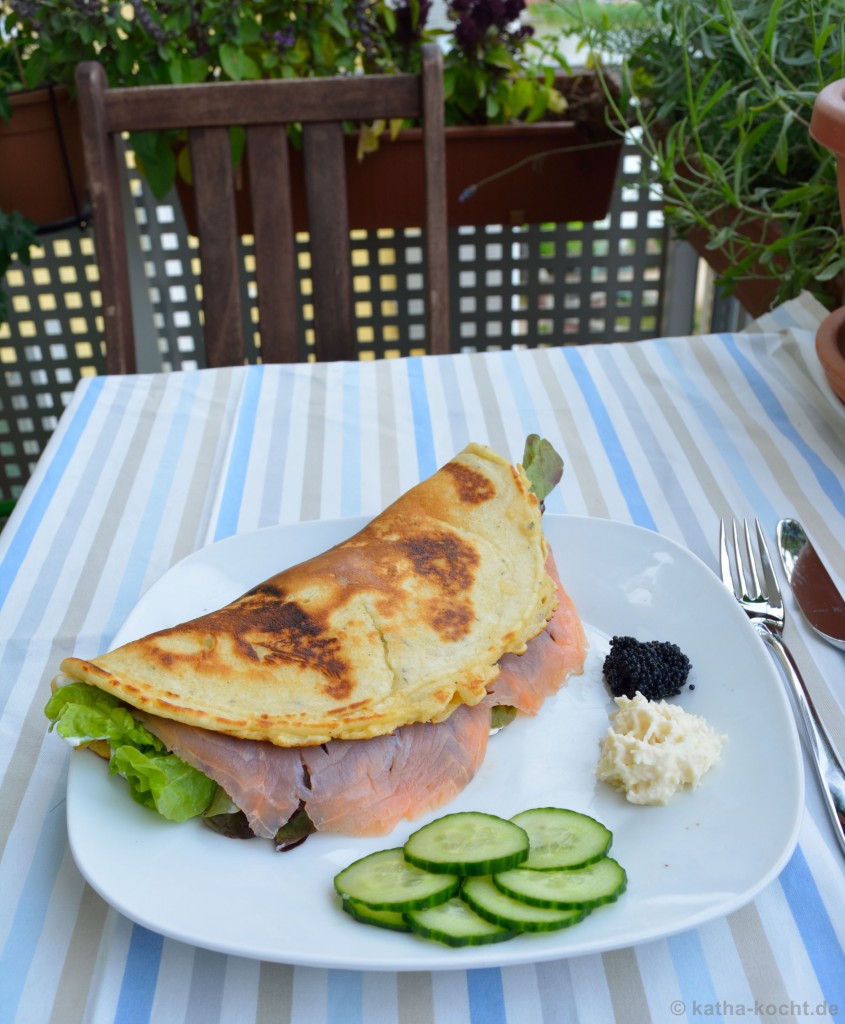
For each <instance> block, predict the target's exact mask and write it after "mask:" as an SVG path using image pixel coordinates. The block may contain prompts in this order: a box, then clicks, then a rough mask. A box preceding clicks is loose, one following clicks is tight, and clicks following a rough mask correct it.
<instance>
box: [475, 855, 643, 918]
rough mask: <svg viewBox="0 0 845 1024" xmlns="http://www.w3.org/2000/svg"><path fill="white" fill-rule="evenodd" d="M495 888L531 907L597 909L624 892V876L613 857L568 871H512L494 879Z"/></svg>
mask: <svg viewBox="0 0 845 1024" xmlns="http://www.w3.org/2000/svg"><path fill="white" fill-rule="evenodd" d="M493 884H494V885H495V886H496V888H497V889H498V890H499V891H500V892H503V893H504V894H505V895H506V896H510V897H511V898H512V899H515V900H520V901H521V902H522V903H528V904H529V905H530V906H532V907H557V908H559V909H561V910H565V909H566V908H568V907H584V908H586V909H591V908H592V907H600V906H601V905H602V904H603V903H612V902H613V901H614V900H615V899H618V898H619V896H620V895H621V894H622V893H623V892H624V891H625V886H626V885H627V876H626V874H625V870H624V868H622V867H621V866H620V865H619V864H617V862H616V861H615V860H613V858H612V857H604V858H602V859H601V860H597V861H595V862H594V863H592V864H588V865H587V867H585V868H575V869H573V870H570V871H532V870H531V869H530V868H515V869H514V870H513V871H504V872H501V873H500V874H497V875H494V876H493Z"/></svg>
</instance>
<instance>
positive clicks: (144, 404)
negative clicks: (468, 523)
mask: <svg viewBox="0 0 845 1024" xmlns="http://www.w3.org/2000/svg"><path fill="white" fill-rule="evenodd" d="M823 312H824V311H823V310H822V309H821V307H820V306H818V305H817V304H816V303H814V301H813V300H812V299H811V298H809V297H808V296H802V297H801V298H800V299H797V300H794V301H793V302H790V303H787V304H785V305H784V306H782V307H780V308H779V309H777V310H775V311H774V312H773V313H771V314H769V315H767V316H766V317H764V318H762V319H761V320H760V321H757V322H756V323H754V324H752V325H751V327H750V328H749V329H748V330H747V331H745V332H743V333H741V334H721V335H713V336H704V337H693V338H675V339H660V340H657V341H648V342H637V343H625V344H608V345H592V346H584V347H569V348H563V349H557V348H555V349H544V350H535V351H526V350H521V351H520V350H515V351H504V352H500V353H496V352H494V353H486V354H459V355H453V356H445V357H432V356H429V357H423V358H410V359H396V360H385V361H380V362H369V363H366V362H365V363H336V364H323V365H316V364H306V365H295V366H272V367H270V366H268V367H261V366H254V367H238V368H234V369H227V370H209V371H199V372H193V373H190V372H189V373H173V374H159V375H139V376H132V377H124V378H118V377H114V378H103V377H95V378H91V379H88V380H84V381H82V382H81V383H80V385H79V386H78V388H77V389H76V391H75V393H74V395H73V398H72V400H71V402H70V404H69V407H68V408H67V410H66V411H65V413H64V415H63V417H62V418H61V421H60V423H59V426H58V428H57V430H56V432H55V435H54V436H53V438H52V439H51V441H50V444H49V446H48V448H47V450H46V452H45V453H44V455H43V457H42V458H41V460H40V462H39V464H38V466H37V468H36V470H35V472H34V474H33V476H32V479H31V480H30V482H29V484H28V485H27V487H26V489H25V491H24V493H23V495H22V497H21V500H20V502H19V503H18V507H17V508H16V510H15V512H14V514H13V516H12V519H11V520H10V522H9V524H8V525H7V527H6V528H5V530H4V531H3V533H2V536H0V597H2V606H0V659H2V674H0V680H2V682H1V683H0V695H1V696H0V700H2V704H1V705H0V714H1V715H2V717H1V718H0V730H2V731H0V774H2V783H0V836H2V846H0V849H2V861H0V948H2V955H0V1020H3V1021H12V1020H19V1021H28V1022H41V1021H57V1022H61V1024H70V1022H73V1021H86V1022H88V1021H120V1022H129V1021H133V1022H134V1021H154V1022H169V1021H198V1022H202V1024H213V1022H217V1021H221V1022H225V1021H237V1022H242V1021H245V1020H255V1021H259V1022H270V1021H274V1022H282V1021H284V1022H288V1021H290V1022H294V1024H312V1022H323V1021H325V1022H331V1024H337V1022H343V1024H346V1022H354V1021H363V1022H367V1024H371V1022H372V1024H375V1022H381V1021H384V1022H397V1021H398V1022H402V1024H424V1022H429V1021H436V1022H438V1024H446V1022H449V1024H452V1022H463V1021H472V1022H473V1024H482V1022H484V1024H487V1022H490V1024H493V1022H509V1024H531V1022H543V1024H553V1022H559V1021H560V1022H562V1021H578V1022H583V1024H595V1022H602V1021H616V1022H620V1024H622V1022H631V1024H645V1022H648V1021H654V1022H662V1021H669V1020H677V1019H682V1020H683V1019H686V1020H695V1019H697V1018H698V1017H708V1018H711V1019H713V1018H720V1019H722V1020H729V1019H732V1018H733V1017H735V1016H743V1017H745V1018H746V1019H751V1020H761V1021H762V1020H766V1021H768V1020H773V1019H774V1020H795V1021H799V1020H803V1019H804V1018H805V1017H807V1016H811V1015H814V1016H816V1017H822V1018H824V1017H832V1016H835V1014H836V1013H837V1012H838V1011H841V1010H842V1009H843V1007H845V863H843V860H842V857H841V855H840V854H839V852H838V850H837V848H836V847H835V845H834V841H833V838H832V835H831V832H830V829H829V827H828V823H827V820H826V818H825V815H824V812H823V809H822V805H821V802H820V799H819V795H818V791H817V788H816V784H815V781H814V779H813V777H812V775H811V774H810V772H809V770H808V772H807V779H806V813H805V816H804V820H803V824H802V827H801V832H800V839H799V845H798V847H797V849H796V851H795V853H794V855H793V856H792V858H791V860H790V861H789V863H788V865H787V867H786V868H785V870H784V871H783V873H782V874H781V876H780V877H779V878H778V879H777V880H776V881H775V882H773V883H772V884H770V885H769V886H768V887H767V888H765V889H764V890H763V891H762V892H761V893H760V894H759V895H758V896H757V897H756V898H755V899H754V900H753V901H752V902H751V903H750V904H748V905H747V906H745V907H744V908H743V909H741V910H739V911H737V912H735V913H733V914H731V915H730V916H729V917H728V918H727V919H723V920H716V921H712V922H711V923H709V924H706V925H704V926H702V927H700V928H699V929H697V930H695V931H692V932H687V933H683V934H680V935H677V936H674V937H671V938H668V939H663V940H659V941H654V942H649V943H646V944H644V945H641V946H638V947H636V948H632V949H621V950H617V951H613V952H609V953H605V954H601V955H598V954H596V955H590V956H582V957H578V958H575V959H572V960H563V961H557V962H551V963H545V964H538V965H528V966H519V967H508V968H504V969H495V968H491V969H483V970H477V971H470V972H463V971H449V972H442V973H434V974H427V973H399V974H388V973H380V972H373V973H363V974H359V973H356V972H351V971H339V970H323V969H316V968H306V967H295V968H294V967H290V966H286V965H283V964H271V963H261V962H257V961H253V960H249V959H242V958H238V957H227V956H224V955H222V954H219V953H215V952H210V951H207V950H203V949H195V948H192V947H190V946H187V945H185V944H182V943H179V942H176V941H173V940H170V939H164V938H162V937H161V936H158V935H156V934H154V933H152V932H150V931H148V930H146V929H145V928H143V927H140V926H137V925H133V923H132V922H130V921H129V920H128V919H126V918H124V917H122V916H121V915H120V914H119V913H117V912H116V911H114V910H113V909H111V908H110V907H109V906H107V905H106V904H105V903H104V902H103V901H102V900H101V899H100V897H98V896H97V895H96V894H95V893H94V891H93V890H92V889H91V888H89V887H88V886H87V885H86V884H85V883H84V881H83V880H82V878H81V877H80V875H79V873H78V871H77V869H76V867H75V865H74V863H73V859H72V857H71V855H70V852H69V850H68V845H67V835H66V826H65V808H64V791H65V783H66V771H67V764H68V758H69V751H68V749H67V748H66V746H65V745H64V744H63V743H61V742H59V741H58V740H57V738H56V737H55V736H52V735H48V734H47V732H46V728H45V719H44V717H43V712H42V708H43V705H44V702H45V699H46V696H47V693H48V684H49V679H50V678H51V676H52V674H53V673H54V672H55V670H56V667H57V666H58V664H59V662H60V660H61V658H62V657H63V656H65V655H66V654H69V653H70V652H71V651H73V650H79V651H85V652H90V651H92V650H101V649H106V648H107V646H108V644H109V641H110V638H111V637H112V636H113V635H114V633H115V631H116V630H117V628H118V626H119V625H120V623H121V622H122V621H123V619H124V618H125V616H126V615H127V614H128V612H129V611H130V610H131V609H132V607H133V606H134V604H135V603H136V602H137V600H138V598H139V596H140V595H141V594H143V592H144V591H145V589H146V588H147V587H148V586H149V585H150V584H151V583H153V582H154V581H155V580H156V579H157V578H159V577H160V576H161V575H162V574H163V573H164V572H165V571H166V570H167V569H168V567H170V566H172V565H173V564H174V563H175V562H176V561H178V560H179V559H181V558H182V557H184V556H185V555H187V554H189V553H190V552H192V551H194V550H196V549H197V548H200V547H202V546H203V545H206V544H209V543H211V542H213V541H216V540H219V539H221V538H224V537H226V536H229V535H231V534H234V533H239V532H246V531H250V530H254V529H256V528H259V527H262V526H267V525H271V524H276V523H288V522H297V521H301V520H310V519H316V518H320V517H324V518H331V517H340V516H353V515H362V514H374V513H376V512H378V511H379V510H380V509H381V508H382V507H383V506H384V505H386V504H387V503H388V502H389V501H390V500H391V499H393V498H394V497H396V496H397V495H398V494H399V493H400V492H402V491H403V490H405V489H406V488H408V487H409V486H411V485H412V484H414V483H415V482H416V481H418V480H419V479H421V478H422V477H424V476H426V475H428V474H429V473H431V472H433V471H434V470H435V469H436V468H437V467H438V466H439V465H440V464H442V463H443V462H445V461H447V460H448V459H449V458H450V457H451V456H452V455H453V454H454V453H455V452H456V451H458V450H459V449H460V448H462V447H463V446H464V444H465V443H467V442H468V441H469V440H477V441H483V442H487V443H489V444H491V445H492V446H493V447H494V448H496V449H497V450H499V451H501V452H502V453H505V454H508V455H509V456H510V457H512V458H514V459H517V458H519V456H520V455H521V452H522V444H523V441H524V438H525V435H526V434H527V433H529V432H531V431H538V432H539V433H541V434H543V435H545V436H546V437H548V438H550V439H551V440H552V442H553V443H554V444H555V446H556V447H557V448H558V449H559V450H560V451H561V452H562V453H563V454H564V457H565V460H566V474H565V478H564V479H565V486H563V487H562V488H559V489H558V490H557V491H556V492H555V493H554V494H553V496H552V497H551V498H550V499H549V502H548V507H549V509H550V510H551V511H554V512H562V513H574V514H579V515H589V516H597V517H604V518H608V519H613V520H618V521H621V522H626V523H635V524H639V525H641V526H645V527H648V528H650V529H652V530H656V531H658V532H660V533H662V534H665V535H667V536H669V537H671V538H673V539H675V540H677V541H679V542H681V543H682V544H683V545H685V546H686V547H688V548H689V549H690V550H692V551H693V552H695V553H696V554H697V555H698V556H699V557H701V558H702V559H704V560H706V561H707V562H708V563H709V564H711V565H713V566H714V568H715V565H716V562H715V545H716V531H717V525H718V519H719V517H720V516H723V515H731V514H738V515H740V516H742V515H748V516H754V515H757V516H759V517H760V518H761V520H762V521H763V523H764V525H766V527H767V529H768V532H769V534H770V535H771V531H772V529H773V526H774V522H775V521H776V520H777V519H778V518H780V517H781V516H786V515H793V514H794V515H796V516H797V517H798V518H799V519H801V520H802V521H803V523H804V525H805V526H806V527H807V528H808V529H809V532H810V533H811V535H812V536H813V537H814V539H815V540H816V543H817V546H818V547H819V548H820V549H821V550H822V552H823V554H824V556H825V558H826V560H827V561H828V563H829V565H830V567H831V568H832V569H833V571H834V573H835V574H836V575H838V576H839V579H840V581H842V579H843V577H845V406H843V405H842V404H841V403H840V402H839V401H838V400H837V399H836V397H835V396H834V395H833V393H832V392H831V391H830V390H829V388H828V387H827V384H826V382H825V380H824V377H823V374H822V373H821V370H820V368H819V366H818V365H817V362H816V360H815V356H814V351H813V336H814V331H815V327H816V325H817V323H818V321H819V319H820V317H821V316H822V315H823ZM790 607H791V606H790ZM792 610H793V611H794V608H793V609H792ZM788 640H789V642H790V644H791V645H792V647H793V650H794V653H795V655H796V657H797V659H798V661H799V663H800V664H801V666H802V667H803V669H804V672H805V675H806V677H807V680H808V683H809V685H810V686H811V688H812V690H813V692H814V695H815V697H816V701H817V704H818V707H819V709H820V712H821V714H822V716H823V718H824V720H825V721H826V723H827V724H828V726H829V729H830V732H831V734H832V737H833V739H834V742H835V743H836V744H837V746H838V747H839V749H840V751H845V655H843V654H842V652H840V651H837V650H834V649H833V648H832V647H829V646H826V645H824V644H823V642H822V641H820V640H818V639H817V638H816V637H815V636H814V635H811V632H810V631H809V629H808V628H807V627H806V626H805V625H804V623H803V622H802V621H801V620H800V617H799V616H798V614H797V613H794V614H792V615H791V617H790V622H789V626H788ZM776 799H777V795H776V794H772V800H773V801H774V800H776Z"/></svg>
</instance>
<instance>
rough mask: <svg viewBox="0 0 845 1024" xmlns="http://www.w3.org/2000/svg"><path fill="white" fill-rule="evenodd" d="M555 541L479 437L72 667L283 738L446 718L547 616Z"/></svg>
mask: <svg viewBox="0 0 845 1024" xmlns="http://www.w3.org/2000/svg"><path fill="white" fill-rule="evenodd" d="M547 551H548V549H547V545H546V542H545V539H544V538H543V533H542V527H541V516H540V506H539V502H538V500H537V498H536V497H535V495H534V494H533V493H532V492H531V490H530V484H529V481H528V479H527V477H526V476H525V474H524V472H523V470H522V468H521V467H520V466H512V465H511V464H510V463H509V462H507V461H506V460H505V459H503V458H501V457H500V456H499V455H497V454H496V453H495V452H493V451H492V450H491V449H489V448H486V447H484V446H482V445H477V444H471V445H469V446H468V447H467V448H465V449H464V451H462V452H461V453H460V454H459V455H457V456H456V457H455V458H454V459H452V460H451V461H450V462H448V463H447V464H446V465H445V466H444V467H442V468H441V469H440V470H438V471H437V472H436V473H435V474H434V475H433V476H431V477H429V479H427V480H425V481H423V482H422V483H421V484H419V485H417V486H416V487H414V488H412V489H411V490H410V491H408V492H406V493H405V494H404V495H402V497H400V498H399V499H398V500H397V501H396V502H394V504H392V505H391V506H389V507H388V508H387V509H385V511H384V512H382V513H381V514H380V515H379V516H377V517H376V518H375V519H374V520H372V521H371V522H370V523H369V525H368V526H366V527H365V528H364V529H363V530H362V531H360V532H359V533H357V534H356V535H355V536H353V537H351V538H350V539H349V540H347V541H345V542H343V543H342V544H339V545H337V546H335V547H333V548H331V549H330V550H328V551H326V552H324V553H323V554H321V555H318V556H317V557H316V558H312V559H309V560H308V561H306V562H302V563H300V564H298V565H295V566H293V567H292V568H289V569H286V570H285V571H283V572H280V573H278V574H277V575H275V576H273V577H271V578H270V579H269V580H267V581H266V582H264V583H262V584H260V585H259V586H257V587H255V588H253V589H252V590H250V591H248V592H247V593H246V594H244V595H243V596H242V597H240V598H238V599H237V600H236V601H234V602H232V603H231V604H229V605H227V606H226V607H225V608H222V609H220V610H219V611H215V612H211V613H209V614H207V615H203V616H201V617H200V618H197V619H194V620H192V621H190V622H186V623H183V624H181V625H177V626H174V627H172V628H169V629H164V630H160V631H159V632H156V633H153V634H151V635H150V636H147V637H144V638H142V639H140V640H135V641H133V642H131V643H128V644H125V645H124V646H122V647H119V648H117V649H116V650H114V651H111V652H110V653H108V654H104V655H102V656H100V657H97V658H94V659H92V660H91V661H83V660H80V659H78V658H67V659H65V661H64V662H63V663H62V671H63V672H64V673H65V674H66V675H67V676H69V677H70V678H72V679H77V680H80V681H82V682H87V683H90V684H92V685H94V686H98V687H100V688H101V689H103V690H106V691H108V692H110V693H113V694H114V695H115V696H117V697H119V698H121V699H122V700H124V701H126V702H127V703H128V704H131V705H132V706H134V707H136V708H139V709H141V710H143V711H147V712H149V713H151V714H153V715H158V716H161V717H163V718H169V719H172V720H174V721H177V722H183V723H185V724H187V725H193V726H200V727H202V728H204V729H208V730H211V731H215V732H221V733H226V734H229V735H231V736H237V737H240V738H243V739H252V740H269V741H270V742H271V743H274V744H276V745H277V746H282V747H287V746H309V745H317V744H322V743H325V742H328V741H329V740H331V739H368V738H371V737H374V736H381V735H384V734H386V733H389V732H392V731H393V730H394V729H396V728H398V727H400V726H403V725H408V724H411V723H415V722H437V721H442V720H444V719H445V718H447V717H448V716H449V715H450V714H451V713H452V712H453V711H454V710H455V709H456V708H457V707H459V706H461V705H464V704H465V705H474V704H477V703H478V702H480V701H481V700H482V698H483V697H484V696H485V693H486V692H487V688H488V686H489V685H490V684H491V683H492V682H493V680H494V679H495V678H496V677H497V676H498V674H499V671H500V669H499V664H498V663H499V660H500V659H501V658H502V657H503V656H504V655H505V654H509V653H512V654H521V653H523V652H524V651H525V649H526V645H527V643H528V641H529V640H531V639H532V638H533V637H535V636H536V635H538V634H539V633H541V632H542V631H543V630H544V629H545V627H546V623H547V621H548V620H549V619H550V618H551V616H552V615H553V613H554V611H555V608H556V606H557V597H556V592H555V583H554V581H553V580H552V578H551V576H549V574H548V573H547V572H546V569H545V562H546V556H547Z"/></svg>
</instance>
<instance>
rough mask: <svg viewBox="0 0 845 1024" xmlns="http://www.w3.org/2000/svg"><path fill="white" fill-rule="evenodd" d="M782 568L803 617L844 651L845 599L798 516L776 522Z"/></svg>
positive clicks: (826, 638)
mask: <svg viewBox="0 0 845 1024" xmlns="http://www.w3.org/2000/svg"><path fill="white" fill-rule="evenodd" d="M777 539H778V550H779V551H780V559H781V562H782V563H783V571H784V573H785V574H786V578H787V580H788V581H789V584H790V586H791V587H792V593H793V594H794V596H795V600H796V602H797V603H798V607H799V608H800V609H801V611H802V613H803V615H804V618H805V619H806V620H807V622H809V623H810V625H811V626H812V627H813V629H814V630H815V631H816V632H817V633H819V634H820V635H821V636H822V637H824V639H825V640H827V641H828V642H829V643H832V644H833V645H834V646H835V647H841V648H842V649H843V650H845V598H843V596H842V594H841V593H840V592H839V589H838V587H837V586H836V584H835V583H834V582H833V580H832V579H831V577H830V573H829V572H828V571H827V569H826V568H825V566H824V564H823V563H822V561H821V559H820V558H819V555H818V552H817V551H816V549H815V548H814V547H813V545H812V543H811V542H810V539H809V537H808V536H807V534H806V533H805V532H804V529H803V527H802V526H801V524H800V523H799V522H798V520H797V519H781V521H780V522H779V523H778V525H777Z"/></svg>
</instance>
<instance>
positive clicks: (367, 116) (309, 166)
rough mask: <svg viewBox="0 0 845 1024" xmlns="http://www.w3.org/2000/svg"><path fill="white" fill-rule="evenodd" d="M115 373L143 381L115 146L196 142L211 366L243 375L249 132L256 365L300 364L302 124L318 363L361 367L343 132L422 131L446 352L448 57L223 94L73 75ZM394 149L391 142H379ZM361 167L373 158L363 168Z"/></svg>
mask: <svg viewBox="0 0 845 1024" xmlns="http://www.w3.org/2000/svg"><path fill="white" fill-rule="evenodd" d="M77 86H78V96H79V106H80V113H81V118H82V131H83V139H84V145H85V153H86V160H87V165H88V177H89V190H90V197H91V204H92V208H93V219H94V237H95V244H96V249H97V260H98V263H99V268H100V287H101V291H102V308H103V317H104V322H105V341H106V368H107V372H109V373H132V372H134V371H135V368H136V362H135V342H134V335H133V328H132V315H131V300H130V288H129V271H128V262H127V254H126V233H125V229H124V223H123V214H122V206H121V173H122V172H121V166H120V164H121V159H122V149H121V148H120V138H119V136H120V133H121V132H127V131H149V130H156V129H158V130H165V129H185V128H186V129H188V138H189V145H190V155H191V165H192V172H193V178H194V187H195V192H196V207H197V220H198V232H199V242H200V258H201V264H202V278H201V280H202V295H203V302H202V306H203V319H204V336H205V350H206V358H207V362H208V365H209V366H227V365H235V364H240V363H243V361H244V337H243V317H242V313H241V299H240V286H239V259H240V257H239V250H238V235H237V228H236V221H235V202H234V195H235V192H234V183H233V173H232V166H231V156H230V144H229V127H230V126H234V125H240V126H243V128H244V129H245V133H246V152H247V156H248V161H247V162H248V166H249V184H250V190H251V195H252V212H253V221H254V234H255V255H256V276H257V286H258V310H259V327H260V333H261V356H262V359H263V360H264V361H265V362H295V361H297V360H298V359H299V358H300V356H299V351H298V338H297V309H298V296H297V283H296V275H295V270H296V264H295V254H294V230H293V213H292V207H291V193H290V165H289V154H288V135H287V125H288V124H290V123H295V122H299V123H301V124H302V132H303V160H304V167H305V172H304V173H305V185H306V199H307V210H308V231H309V237H310V249H311V275H312V282H313V304H314V328H315V345H316V356H317V358H318V359H320V360H326V359H355V358H356V339H355V327H354V319H353V299H352V271H351V266H350V262H351V261H350V246H349V228H348V215H347V202H346V188H345V170H344V148H343V128H342V122H343V121H353V122H355V121H371V120H374V119H376V118H414V119H417V120H421V121H422V126H423V136H424V150H425V158H424V159H425V218H424V223H423V224H421V225H420V226H421V227H422V228H423V230H424V245H425V277H426V299H427V314H428V338H429V346H428V350H429V351H430V352H448V351H449V304H448V265H447V262H448V252H447V228H446V158H445V142H444V134H443V74H442V57H441V54H440V51H439V49H438V48H437V47H436V46H434V45H427V46H425V47H424V48H423V57H422V71H421V74H420V75H410V74H396V75H362V76H354V77H353V76H346V77H337V78H313V79H291V80H273V81H259V82H219V83H217V82H215V83H204V84H201V85H172V86H171V85H168V86H149V87H146V86H144V87H136V88H126V89H110V88H109V87H108V83H107V81H106V75H105V71H104V70H103V67H102V66H101V65H100V64H98V63H96V62H86V63H83V64H80V65H79V68H78V69H77ZM383 144H384V145H390V143H389V142H385V143H383ZM365 159H366V158H365Z"/></svg>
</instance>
